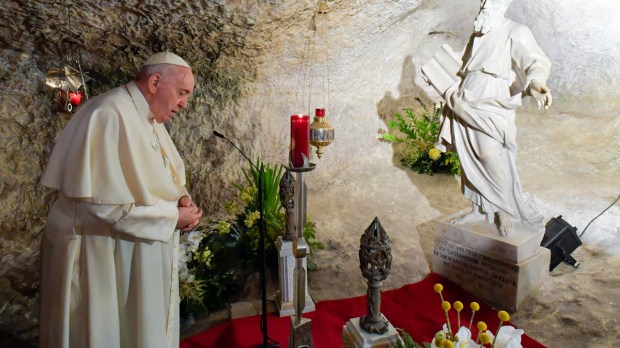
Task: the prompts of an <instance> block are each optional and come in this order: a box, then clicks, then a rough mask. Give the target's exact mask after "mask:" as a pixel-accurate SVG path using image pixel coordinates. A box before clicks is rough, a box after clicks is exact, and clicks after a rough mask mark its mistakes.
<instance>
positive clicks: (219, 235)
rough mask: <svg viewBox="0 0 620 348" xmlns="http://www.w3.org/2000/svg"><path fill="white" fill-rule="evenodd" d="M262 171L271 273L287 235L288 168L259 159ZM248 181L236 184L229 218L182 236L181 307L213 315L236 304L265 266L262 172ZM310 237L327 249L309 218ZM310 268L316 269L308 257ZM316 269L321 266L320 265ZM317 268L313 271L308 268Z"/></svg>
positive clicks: (249, 174)
mask: <svg viewBox="0 0 620 348" xmlns="http://www.w3.org/2000/svg"><path fill="white" fill-rule="evenodd" d="M256 162H257V163H256V168H259V169H260V170H262V175H261V176H262V179H263V212H264V217H265V222H266V233H265V253H266V259H267V260H268V267H269V268H270V269H274V268H276V265H275V263H276V260H277V257H276V250H275V243H274V242H275V240H276V239H277V238H278V237H279V236H281V235H282V234H283V228H282V226H284V212H283V208H282V206H281V204H280V198H279V194H278V191H279V184H280V177H281V175H282V170H283V167H282V166H281V165H276V166H273V167H272V166H270V165H268V164H264V163H262V162H261V161H260V159H258V160H257V161H256ZM244 176H245V179H246V183H245V184H244V185H238V184H233V185H232V186H233V187H234V188H235V189H236V190H237V192H238V195H237V197H235V198H234V199H233V200H231V201H229V202H227V203H225V204H224V207H225V208H226V212H227V215H228V217H229V218H227V219H223V220H213V221H210V222H208V223H206V224H202V225H200V226H198V227H197V228H196V229H194V230H193V231H190V232H189V233H185V234H183V235H182V236H181V240H180V244H179V288H180V296H181V303H182V305H183V306H184V307H185V309H186V311H189V312H204V311H207V312H208V311H213V310H217V309H221V308H223V307H224V306H225V305H226V303H229V302H231V301H234V300H235V296H236V295H238V294H239V293H240V292H241V290H242V289H243V286H244V285H245V282H246V278H247V276H248V275H249V274H250V272H252V271H257V270H258V267H259V263H258V262H257V261H258V253H259V250H258V247H259V238H260V233H259V226H258V225H259V219H260V211H259V209H258V207H259V204H258V203H259V201H258V189H257V188H258V183H259V181H258V178H259V175H258V171H257V170H256V169H255V168H254V166H251V169H250V170H249V171H245V170H244ZM304 238H305V239H306V242H307V243H308V245H309V246H310V251H311V252H312V250H313V249H318V248H322V247H323V245H322V244H321V243H319V242H318V241H317V240H316V233H315V230H314V226H313V225H312V223H311V222H310V220H309V219H308V220H307V222H306V226H305V229H304ZM308 264H309V266H310V265H313V266H315V265H314V264H313V263H311V261H310V259H308ZM314 268H316V267H314ZM308 269H309V270H311V269H312V268H311V267H308Z"/></svg>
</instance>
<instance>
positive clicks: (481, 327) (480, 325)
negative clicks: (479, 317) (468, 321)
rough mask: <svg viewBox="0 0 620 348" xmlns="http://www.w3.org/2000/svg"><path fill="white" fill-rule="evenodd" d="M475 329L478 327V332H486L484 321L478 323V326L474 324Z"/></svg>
mask: <svg viewBox="0 0 620 348" xmlns="http://www.w3.org/2000/svg"><path fill="white" fill-rule="evenodd" d="M476 327H478V330H480V331H486V329H487V324H486V323H485V322H484V321H479V322H478V324H476Z"/></svg>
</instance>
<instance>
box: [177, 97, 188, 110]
mask: <svg viewBox="0 0 620 348" xmlns="http://www.w3.org/2000/svg"><path fill="white" fill-rule="evenodd" d="M179 107H180V108H181V109H185V108H187V98H182V99H181V100H179Z"/></svg>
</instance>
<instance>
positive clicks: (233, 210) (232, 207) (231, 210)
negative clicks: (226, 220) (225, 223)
mask: <svg viewBox="0 0 620 348" xmlns="http://www.w3.org/2000/svg"><path fill="white" fill-rule="evenodd" d="M224 208H225V209H226V212H227V213H228V214H229V215H237V214H239V211H240V209H239V207H238V206H237V204H235V202H226V203H225V204H224Z"/></svg>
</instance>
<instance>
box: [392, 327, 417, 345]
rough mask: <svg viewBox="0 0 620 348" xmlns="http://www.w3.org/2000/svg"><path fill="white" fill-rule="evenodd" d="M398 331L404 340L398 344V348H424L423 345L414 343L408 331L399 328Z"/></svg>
mask: <svg viewBox="0 0 620 348" xmlns="http://www.w3.org/2000/svg"><path fill="white" fill-rule="evenodd" d="M396 331H398V334H399V335H400V338H401V339H402V341H398V342H396V345H395V347H396V348H422V346H421V345H419V344H417V343H415V342H414V341H413V338H411V335H409V334H408V333H407V331H405V330H403V329H400V328H397V329H396Z"/></svg>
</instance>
